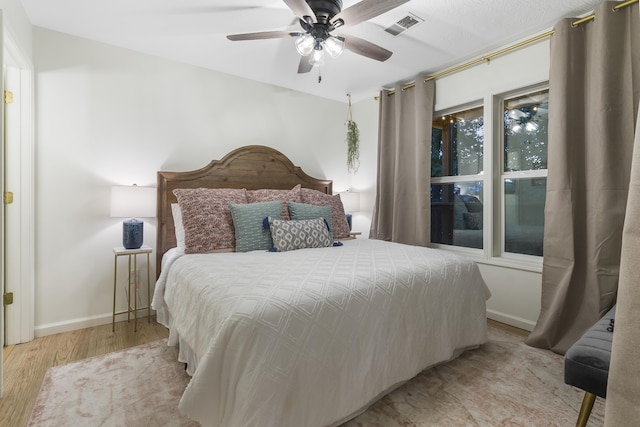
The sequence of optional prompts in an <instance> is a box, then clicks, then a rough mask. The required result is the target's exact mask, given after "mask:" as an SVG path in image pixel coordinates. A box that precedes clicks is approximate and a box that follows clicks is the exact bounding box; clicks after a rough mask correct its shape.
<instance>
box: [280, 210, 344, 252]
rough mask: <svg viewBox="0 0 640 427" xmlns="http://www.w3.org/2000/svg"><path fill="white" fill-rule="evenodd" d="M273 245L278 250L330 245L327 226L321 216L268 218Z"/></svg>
mask: <svg viewBox="0 0 640 427" xmlns="http://www.w3.org/2000/svg"><path fill="white" fill-rule="evenodd" d="M269 228H270V229H271V236H272V238H273V247H274V248H275V249H276V250H277V251H278V252H285V251H292V250H295V249H305V248H326V247H329V246H331V243H332V240H331V237H330V236H329V227H328V226H327V223H326V222H325V220H324V219H322V218H316V219H301V220H297V221H296V220H291V221H283V220H279V219H275V218H271V217H270V218H269Z"/></svg>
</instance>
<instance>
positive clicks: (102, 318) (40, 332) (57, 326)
mask: <svg viewBox="0 0 640 427" xmlns="http://www.w3.org/2000/svg"><path fill="white" fill-rule="evenodd" d="M151 315H152V316H153V315H155V311H153V310H151ZM111 316H112V314H111V313H107V314H101V315H98V316H92V317H85V318H81V319H73V320H68V321H65V322H58V323H49V324H46V325H40V326H36V328H35V337H36V338H38V337H44V336H47V335H54V334H60V333H62V332H71V331H75V330H78V329H84V328H91V327H94V326H101V325H107V324H109V323H111ZM146 317H147V311H146V310H144V311H143V312H139V313H138V321H140V319H144V318H146ZM126 319H127V313H123V314H118V315H116V322H120V321H123V320H126ZM131 319H132V320H133V315H132V316H131Z"/></svg>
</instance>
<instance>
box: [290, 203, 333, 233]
mask: <svg viewBox="0 0 640 427" xmlns="http://www.w3.org/2000/svg"><path fill="white" fill-rule="evenodd" d="M287 205H288V206H289V215H290V216H291V219H295V220H298V219H316V218H323V219H324V220H325V221H327V225H328V226H329V237H331V240H333V236H332V235H333V226H332V225H331V206H315V205H308V204H306V203H295V202H289V203H287Z"/></svg>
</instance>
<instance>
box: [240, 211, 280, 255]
mask: <svg viewBox="0 0 640 427" xmlns="http://www.w3.org/2000/svg"><path fill="white" fill-rule="evenodd" d="M229 208H230V209H231V217H232V218H233V226H234V228H235V234H236V252H249V251H258V250H265V251H266V250H268V249H269V248H271V246H272V244H271V232H270V231H269V230H268V229H266V228H264V226H263V223H264V219H265V218H266V217H269V216H270V217H274V218H280V217H281V215H282V201H274V202H263V203H249V204H235V203H229Z"/></svg>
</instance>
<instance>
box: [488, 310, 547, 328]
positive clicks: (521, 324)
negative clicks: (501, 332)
mask: <svg viewBox="0 0 640 427" xmlns="http://www.w3.org/2000/svg"><path fill="white" fill-rule="evenodd" d="M487 317H488V318H489V319H491V320H495V321H496V322H500V323H504V324H506V325H511V326H515V327H516V328H520V329H524V330H525V331H529V332H531V331H533V328H534V327H535V326H536V322H532V321H531V320H527V319H523V318H521V317H517V316H512V315H509V314H504V313H500V312H497V311H494V310H487Z"/></svg>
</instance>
